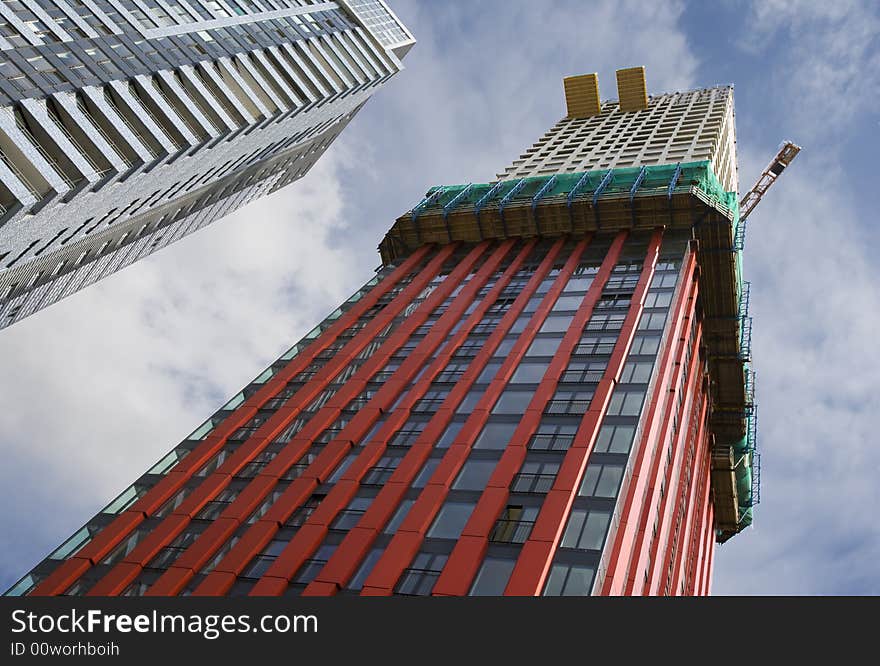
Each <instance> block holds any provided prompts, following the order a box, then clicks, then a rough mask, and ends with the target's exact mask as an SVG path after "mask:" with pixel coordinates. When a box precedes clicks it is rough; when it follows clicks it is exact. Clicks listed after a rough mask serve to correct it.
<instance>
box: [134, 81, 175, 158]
mask: <svg viewBox="0 0 880 666" xmlns="http://www.w3.org/2000/svg"><path fill="white" fill-rule="evenodd" d="M128 92H129V94H131V96H132V97H133V98H134V99H135V100H137V103H138V106H140V107H141V109H143V111H144V113H145V114H146V115H147V117H148V118H149V119H150V120H152V121H153V124H154V125H155V126H156V127H158V128H159V131H160V132H162V135H163V136H164V137H165V138H166V139H167V140H168V142H169V143H170V144H171V145H172V146H173V147H174V148H175V150H180V149H181V148H182V146H181V145H180V144H179V142H178V141H176V140H175V139H174V137H172V136H171V135H170V134H169V133H168V130H166V129H165V126H164V125H163V124H162V123H160V122H159V120H158V119H157V118H156V116H155V114H153V112H152V111H150V107H149V106H148V105H147V103H146V102H144V100H143V99H141V96H140V93H139V92H137V87H136V86H135V85H134V84H133V83H131V82H129V84H128Z"/></svg>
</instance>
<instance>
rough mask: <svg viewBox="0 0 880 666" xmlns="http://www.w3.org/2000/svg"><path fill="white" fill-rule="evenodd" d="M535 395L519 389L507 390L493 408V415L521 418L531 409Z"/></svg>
mask: <svg viewBox="0 0 880 666" xmlns="http://www.w3.org/2000/svg"><path fill="white" fill-rule="evenodd" d="M533 396H534V393H533V392H532V391H523V390H518V389H506V390H505V391H504V392H503V393H502V394H501V395H500V396H499V397H498V402H496V403H495V406H494V407H493V408H492V413H493V414H514V415H516V416H521V415H522V414H524V413H525V411H526V409H528V407H529V403H530V402H531V401H532V397H533Z"/></svg>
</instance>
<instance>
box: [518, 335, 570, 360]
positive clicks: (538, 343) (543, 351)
mask: <svg viewBox="0 0 880 666" xmlns="http://www.w3.org/2000/svg"><path fill="white" fill-rule="evenodd" d="M560 342H562V337H561V336H554V337H552V338H549V337H548V338H535V341H534V342H533V343H532V345H531V346H530V347H529V350H528V351H527V352H526V356H553V355H554V354H555V353H556V350H557V349H559V343H560Z"/></svg>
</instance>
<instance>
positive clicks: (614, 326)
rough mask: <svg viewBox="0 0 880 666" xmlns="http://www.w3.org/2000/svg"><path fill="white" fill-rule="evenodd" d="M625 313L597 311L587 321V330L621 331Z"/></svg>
mask: <svg viewBox="0 0 880 666" xmlns="http://www.w3.org/2000/svg"><path fill="white" fill-rule="evenodd" d="M625 319H626V315H625V314H622V313H621V314H610V313H601V312H599V313H596V314H594V315H593V316H592V317H590V321H588V322H587V326H586V329H585V330H587V331H619V330H620V329H621V328H623V322H624V320H625Z"/></svg>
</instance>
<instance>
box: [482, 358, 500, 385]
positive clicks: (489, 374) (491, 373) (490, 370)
mask: <svg viewBox="0 0 880 666" xmlns="http://www.w3.org/2000/svg"><path fill="white" fill-rule="evenodd" d="M500 367H501V361H489V362H488V363H487V364H486V367H485V368H483V371H482V372H481V373H480V376H479V377H477V384H488V383H489V382H491V381H492V379H493V378H494V377H495V375H496V374H498V369H499V368H500Z"/></svg>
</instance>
